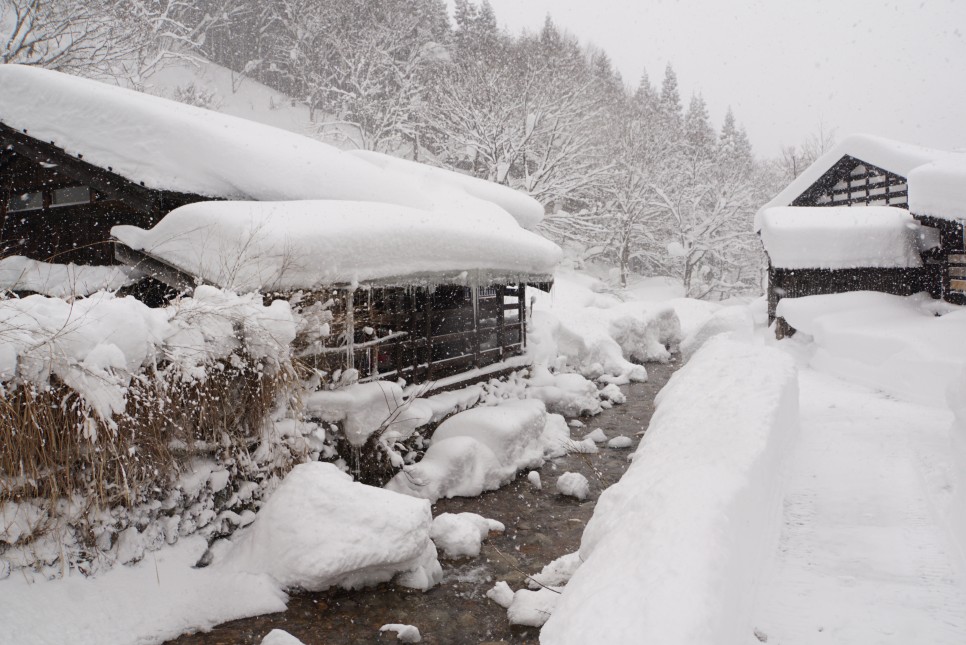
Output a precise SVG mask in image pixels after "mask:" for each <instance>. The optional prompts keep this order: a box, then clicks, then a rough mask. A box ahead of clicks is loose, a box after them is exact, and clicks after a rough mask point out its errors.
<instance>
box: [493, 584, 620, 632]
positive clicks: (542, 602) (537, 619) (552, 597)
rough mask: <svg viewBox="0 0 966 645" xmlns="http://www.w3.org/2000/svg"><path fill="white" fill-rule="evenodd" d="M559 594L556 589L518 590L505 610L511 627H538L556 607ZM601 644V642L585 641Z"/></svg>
mask: <svg viewBox="0 0 966 645" xmlns="http://www.w3.org/2000/svg"><path fill="white" fill-rule="evenodd" d="M559 600H560V592H559V591H558V590H556V589H538V590H537V591H530V590H529V589H519V590H517V592H516V593H514V594H513V602H512V603H511V604H510V606H509V608H507V610H506V615H507V618H508V619H509V620H510V624H511V625H525V626H527V627H540V626H541V625H543V624H544V623H545V622H547V619H549V618H550V615H551V614H552V613H553V611H554V609H555V608H556V607H557V602H558V601H559ZM586 642H601V641H586Z"/></svg>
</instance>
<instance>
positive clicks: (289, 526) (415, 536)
mask: <svg viewBox="0 0 966 645" xmlns="http://www.w3.org/2000/svg"><path fill="white" fill-rule="evenodd" d="M431 524H432V516H431V514H430V509H429V504H428V503H427V502H426V501H425V500H418V499H414V498H412V497H408V496H405V495H399V494H397V493H394V492H392V491H387V490H384V489H380V488H373V487H371V486H365V485H363V484H359V483H357V482H354V481H352V478H351V477H349V476H348V475H346V474H345V473H343V472H342V471H340V470H339V469H338V468H336V467H335V466H333V465H332V464H327V463H320V462H313V463H307V464H302V465H300V466H296V467H295V468H294V469H293V470H292V471H291V472H290V473H289V474H288V475H287V476H286V477H285V479H284V480H283V481H282V483H281V485H279V487H278V489H277V490H276V491H275V492H274V493H273V494H272V496H271V497H270V498H269V499H268V501H267V502H266V503H265V505H264V506H263V507H262V509H261V510H260V511H259V512H258V516H257V518H256V519H255V522H254V523H253V524H252V526H251V527H249V528H248V529H246V532H245V533H244V535H242V536H241V537H239V538H238V539H237V540H236V542H235V544H234V546H233V548H232V550H231V551H230V552H229V553H228V555H227V556H226V559H225V561H224V563H223V565H222V566H227V567H231V568H234V569H237V570H241V571H246V572H249V573H267V574H268V575H270V576H271V577H272V578H273V579H274V580H275V581H276V582H277V583H278V584H279V585H280V586H281V587H283V588H301V589H307V590H323V589H327V588H329V587H333V586H340V587H344V588H348V589H353V588H358V587H362V586H365V585H369V584H375V583H378V582H384V581H387V580H389V579H390V578H392V577H393V576H395V575H397V574H403V575H402V576H400V578H399V581H400V582H401V583H402V584H406V585H407V586H415V587H417V588H420V589H424V590H425V589H428V588H429V587H431V586H433V585H435V584H436V583H437V582H439V579H440V577H441V575H442V572H441V569H440V566H439V562H438V561H437V559H436V548H435V547H434V546H433V543H432V541H431V540H430V528H431Z"/></svg>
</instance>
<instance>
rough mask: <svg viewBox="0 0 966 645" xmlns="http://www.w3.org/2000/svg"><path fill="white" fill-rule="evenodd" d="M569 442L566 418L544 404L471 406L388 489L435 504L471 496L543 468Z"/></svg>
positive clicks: (452, 419) (446, 424) (450, 421)
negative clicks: (528, 470) (526, 469)
mask: <svg viewBox="0 0 966 645" xmlns="http://www.w3.org/2000/svg"><path fill="white" fill-rule="evenodd" d="M569 438H570V429H569V428H568V427H567V424H566V423H565V422H564V420H563V417H561V416H559V415H556V414H547V410H546V408H545V407H544V404H543V402H542V401H537V400H533V399H529V400H522V401H520V400H513V401H505V402H503V403H501V404H500V405H495V406H488V407H479V408H473V409H472V410H466V411H465V412H460V413H459V414H456V415H454V416H452V417H450V418H448V419H447V420H446V421H444V422H443V423H441V424H440V425H439V427H438V428H437V429H436V432H435V433H433V437H432V443H431V444H430V446H429V448H428V449H427V450H426V454H425V455H424V456H423V458H422V460H420V461H419V462H418V463H416V464H412V465H409V466H406V467H404V468H403V470H402V471H400V472H399V473H398V474H397V475H396V476H395V477H393V479H392V480H391V481H390V482H389V483H388V484H387V485H386V487H387V488H389V489H390V490H394V491H398V492H401V493H406V494H407V495H412V496H414V497H422V498H424V499H428V500H430V501H432V502H435V501H436V500H438V499H439V498H441V497H473V496H475V495H479V494H480V493H482V492H483V491H487V490H495V489H497V488H499V487H500V486H503V485H504V484H506V483H508V482H509V481H511V480H512V479H513V478H514V477H516V474H517V473H518V472H519V471H521V470H523V469H524V468H533V467H537V466H540V465H542V464H543V460H544V458H545V457H547V456H550V455H553V454H558V452H559V451H560V450H561V449H562V448H563V447H564V446H565V444H566V443H567V441H568V440H569Z"/></svg>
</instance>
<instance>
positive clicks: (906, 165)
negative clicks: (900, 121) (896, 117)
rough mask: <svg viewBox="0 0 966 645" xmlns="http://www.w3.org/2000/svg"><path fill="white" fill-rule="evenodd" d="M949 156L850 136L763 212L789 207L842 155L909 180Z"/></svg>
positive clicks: (905, 145) (887, 140)
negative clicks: (916, 171)
mask: <svg viewBox="0 0 966 645" xmlns="http://www.w3.org/2000/svg"><path fill="white" fill-rule="evenodd" d="M949 154H950V153H948V152H944V151H942V150H934V149H932V148H923V147H921V146H916V145H912V144H909V143H902V142H900V141H893V140H891V139H886V138H883V137H875V136H872V135H868V134H853V135H851V136H848V137H846V138H844V139H842V141H840V142H839V143H838V144H837V145H836V146H835V147H833V148H832V149H831V150H829V151H828V152H826V153H825V154H823V155H822V156H821V157H819V158H818V159H816V160H815V162H814V163H812V165H811V166H809V167H808V168H806V169H805V170H804V171H803V172H802V174H800V175H799V176H798V177H796V178H795V180H794V181H792V183H790V184H788V186H787V187H785V189H784V190H783V191H781V192H780V193H778V194H777V195H776V196H775V197H774V199H772V200H771V201H770V202H768V203H767V204H765V205H764V206H763V208H769V207H772V206H790V205H791V203H792V202H793V201H794V200H795V198H796V197H798V196H799V195H801V194H802V193H804V192H805V191H806V190H807V189H808V188H809V187H810V186H811V185H812V184H814V183H815V182H816V181H818V180H819V179H820V178H821V176H822V175H824V174H825V173H826V171H828V169H829V168H831V167H832V166H834V165H835V164H836V163H837V162H838V161H839V159H841V158H842V157H844V156H845V155H849V156H850V157H854V158H856V159H861V160H862V161H864V162H866V163H870V164H872V165H873V166H877V167H879V168H882V169H883V170H888V171H889V172H892V173H895V174H897V175H901V176H902V177H906V178H907V179H908V178H909V173H910V172H912V169H913V168H916V167H917V166H921V165H923V164H927V163H930V162H932V161H935V160H937V159H941V158H943V157H945V156H947V155H949Z"/></svg>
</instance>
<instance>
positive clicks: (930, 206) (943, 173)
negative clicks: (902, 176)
mask: <svg viewBox="0 0 966 645" xmlns="http://www.w3.org/2000/svg"><path fill="white" fill-rule="evenodd" d="M909 209H910V210H911V211H912V212H913V213H915V214H917V215H930V216H932V217H940V218H944V219H960V220H963V219H966V154H964V153H958V154H950V155H949V156H948V157H946V158H944V159H942V160H940V161H936V162H934V163H931V164H927V165H925V166H920V167H919V168H916V169H915V170H913V171H912V172H911V173H909Z"/></svg>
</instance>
